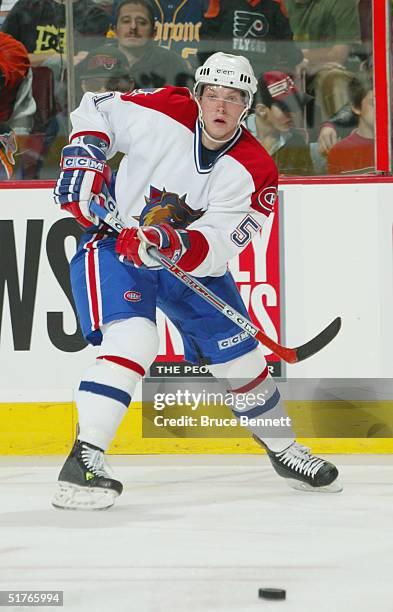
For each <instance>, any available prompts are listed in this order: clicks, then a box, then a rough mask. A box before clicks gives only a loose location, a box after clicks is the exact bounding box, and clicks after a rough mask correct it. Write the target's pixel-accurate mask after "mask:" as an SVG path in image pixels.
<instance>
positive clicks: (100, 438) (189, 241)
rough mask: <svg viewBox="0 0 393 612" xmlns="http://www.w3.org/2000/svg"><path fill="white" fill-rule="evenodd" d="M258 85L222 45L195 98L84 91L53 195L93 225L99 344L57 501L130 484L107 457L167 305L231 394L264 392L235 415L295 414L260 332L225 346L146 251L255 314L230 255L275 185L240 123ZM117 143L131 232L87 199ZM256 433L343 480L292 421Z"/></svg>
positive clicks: (302, 473) (281, 455)
mask: <svg viewBox="0 0 393 612" xmlns="http://www.w3.org/2000/svg"><path fill="white" fill-rule="evenodd" d="M256 87H257V84H256V79H255V77H254V74H253V72H252V69H251V66H250V64H249V62H248V60H246V59H245V58H244V57H241V56H233V55H227V54H224V53H220V52H219V53H215V54H214V55H212V56H211V57H210V58H208V59H207V60H206V62H205V64H204V65H203V66H201V67H200V68H198V69H197V71H196V83H195V90H194V94H195V95H194V97H193V96H191V95H190V93H189V91H188V90H187V89H185V88H175V87H165V88H161V89H155V90H145V91H143V90H137V91H134V92H132V93H126V94H120V93H114V92H107V93H103V94H93V93H86V94H85V96H84V97H83V99H82V102H81V104H80V106H79V108H77V109H76V110H75V111H74V112H73V113H72V114H71V119H72V125H73V131H72V134H71V141H70V142H71V144H70V145H68V146H66V147H65V148H64V149H63V154H62V160H61V168H62V172H61V175H60V178H59V179H58V182H57V185H56V188H55V201H56V203H57V204H59V205H60V206H61V208H62V209H64V210H67V211H68V212H70V213H72V214H73V215H74V216H75V217H76V219H77V220H78V221H79V223H81V224H82V225H83V226H85V227H86V228H90V229H88V230H87V232H86V233H85V234H84V236H83V237H82V239H81V243H80V245H79V248H78V251H77V253H76V255H75V256H74V258H73V260H72V262H71V281H72V287H73V292H74V297H75V302H76V306H77V309H78V314H79V318H80V323H81V327H82V331H83V333H84V336H85V337H86V339H87V340H88V342H90V343H91V344H94V345H99V347H100V348H99V350H98V354H97V358H96V360H95V363H94V364H93V365H91V366H90V367H89V368H88V370H87V371H86V372H85V373H84V374H83V377H82V380H81V383H80V385H79V389H78V392H77V396H76V402H77V408H78V417H79V435H78V438H77V440H76V442H75V444H74V447H73V449H72V451H71V453H70V455H69V457H68V458H67V460H66V462H65V464H64V466H63V468H62V470H61V472H60V475H59V482H58V489H57V492H56V494H55V497H54V500H53V504H54V505H55V506H57V507H60V508H86V509H97V508H105V507H109V506H111V505H112V504H113V503H114V500H115V498H116V496H117V495H120V493H121V492H122V488H123V487H122V484H121V483H120V482H118V481H117V480H114V479H113V478H112V477H111V476H110V475H109V474H108V472H107V470H106V466H105V462H104V453H105V451H106V449H107V448H108V446H109V444H110V442H111V440H112V438H113V437H114V435H115V433H116V430H117V428H118V426H119V424H120V422H121V420H122V418H123V416H124V414H125V412H126V411H127V408H128V405H129V403H130V400H131V398H132V394H133V392H134V389H135V386H136V384H137V383H138V381H140V380H141V378H142V377H143V376H144V374H145V372H146V371H147V370H148V368H149V366H150V365H151V363H152V362H153V360H154V359H155V357H156V354H157V351H158V333H157V328H156V323H155V311H156V307H157V306H158V307H159V308H160V309H161V310H162V311H163V312H164V313H165V314H166V315H167V316H168V317H169V318H170V319H171V320H172V321H173V323H174V324H175V325H176V327H177V328H178V330H179V332H180V334H181V336H182V339H183V343H184V352H185V359H186V360H188V361H190V362H193V363H198V362H199V361H200V359H203V360H204V363H206V362H207V363H209V364H210V366H209V367H210V371H211V372H212V374H213V375H214V376H216V377H218V378H220V379H225V380H227V381H228V385H232V388H231V393H232V394H233V397H234V399H236V394H240V393H242V394H244V393H246V392H250V391H252V392H253V393H254V395H255V396H257V395H258V391H263V393H264V398H265V401H264V402H263V405H258V404H257V403H256V404H255V405H253V406H247V409H246V410H242V411H238V410H235V409H234V414H235V415H236V416H237V417H239V416H241V415H245V416H248V417H258V416H259V415H261V414H264V416H266V415H268V416H269V417H271V418H281V417H285V416H286V414H285V409H284V406H283V402H282V400H281V399H280V394H279V392H278V389H277V387H276V385H275V383H274V380H273V379H272V378H271V377H270V376H269V373H268V369H267V366H266V361H265V358H264V355H263V352H262V350H261V347H260V346H258V345H257V342H256V341H255V339H253V338H251V337H247V338H244V339H242V341H241V342H238V343H236V344H235V343H234V344H233V345H232V346H230V347H229V348H226V349H225V350H221V349H220V341H221V340H223V339H225V338H230V337H232V336H234V335H236V334H238V333H239V329H238V328H237V327H236V325H234V324H233V323H232V322H231V321H229V320H228V319H227V318H226V317H224V316H223V315H222V314H221V313H219V312H217V311H216V310H214V309H213V308H212V307H211V306H210V305H209V304H205V303H204V302H203V301H202V300H201V299H200V297H199V296H197V295H195V294H194V293H193V292H192V291H191V290H190V289H189V288H187V287H184V285H182V284H181V283H180V281H178V279H175V278H173V277H172V276H171V275H170V274H169V273H167V272H166V271H165V270H160V269H158V268H157V262H156V261H155V260H154V259H153V258H151V257H150V256H149V247H151V246H152V245H154V246H156V247H157V248H158V249H159V251H161V252H162V253H163V254H165V255H166V256H167V257H168V258H170V259H171V260H173V261H174V262H177V263H178V264H179V266H181V267H182V268H183V269H184V270H185V271H187V272H189V273H191V274H192V275H194V276H196V277H201V278H202V281H203V282H204V283H206V285H208V286H209V288H210V289H212V290H213V291H214V292H215V293H217V294H218V295H219V296H220V297H222V298H223V299H224V300H225V301H226V302H228V303H229V304H230V305H232V306H233V307H234V308H236V309H237V310H239V311H240V312H242V313H244V314H245V315H247V311H246V308H245V306H244V304H243V302H242V300H241V298H240V295H239V293H238V291H237V288H236V285H235V282H234V280H233V278H232V276H231V274H230V273H229V272H228V271H227V262H228V260H230V259H231V258H232V257H235V256H237V255H238V254H239V253H240V252H241V251H242V250H243V249H244V247H245V246H246V245H247V244H248V243H249V241H250V240H251V239H252V237H253V236H254V235H255V234H256V233H257V232H259V230H260V229H261V227H262V225H263V223H264V221H265V220H266V218H267V217H268V215H269V214H270V213H271V212H272V210H273V207H274V201H275V198H276V193H277V169H276V166H275V164H274V162H273V161H272V159H271V158H270V156H269V155H268V154H267V153H266V151H265V150H264V149H263V148H262V146H261V145H260V144H259V143H258V142H257V141H256V140H255V139H254V138H253V137H252V136H251V135H250V133H249V132H248V131H247V130H246V129H245V128H244V127H243V126H242V121H243V119H244V118H245V116H246V115H247V112H248V111H249V109H250V106H251V103H252V99H253V95H254V93H255V91H256ZM118 151H121V152H122V153H124V158H123V160H122V162H121V165H120V168H119V172H118V175H117V177H116V185H115V197H116V202H117V211H118V212H117V214H119V215H120V217H121V218H122V220H123V221H125V222H126V224H127V226H128V228H127V229H125V230H123V231H122V232H121V234H120V236H119V237H116V235H115V234H114V233H112V234H111V233H109V234H108V229H107V228H106V227H105V226H103V224H102V223H101V224H100V222H99V220H98V219H97V218H96V217H95V216H94V214H92V213H91V211H90V209H89V203H90V202H91V200H92V198H94V199H95V200H97V201H99V202H100V203H104V202H105V201H108V185H109V186H110V188H112V186H111V184H110V170H109V168H108V166H107V164H106V161H107V159H108V158H110V157H111V156H113V155H114V154H115V153H117V152H118ZM239 380H242V384H241V386H240V387H239V384H238V383H239ZM236 381H237V384H236ZM234 405H236V404H235V403H234ZM249 429H250V431H252V433H253V435H254V437H255V439H256V441H258V442H259V443H260V444H262V445H263V446H264V448H265V449H266V451H267V453H268V455H269V458H270V460H271V462H272V464H273V467H274V469H275V470H276V472H277V473H278V474H279V475H280V476H283V477H284V478H285V479H287V481H288V483H291V484H293V485H294V486H295V487H296V488H303V489H308V490H313V491H315V490H318V491H319V490H326V489H329V490H340V486H339V485H338V484H337V481H336V479H337V475H338V472H337V469H336V467H335V466H334V465H332V464H331V463H329V462H327V461H325V460H323V459H320V458H318V457H315V456H314V455H312V454H310V452H309V450H308V449H306V448H304V447H303V446H301V445H300V444H298V443H296V442H295V439H294V435H293V433H292V431H289V433H285V434H283V437H281V438H279V437H273V436H272V435H271V434H270V435H269V433H268V432H267V431H264V429H263V428H262V427H250V428H249Z"/></svg>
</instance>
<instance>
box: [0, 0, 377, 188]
mask: <svg viewBox="0 0 393 612" xmlns="http://www.w3.org/2000/svg"><path fill="white" fill-rule="evenodd" d="M371 12H372V9H371V0H186V1H182V2H173V0H172V1H169V2H165V1H163V0H73V2H72V15H73V47H74V49H73V56H72V57H71V58H70V57H69V53H68V50H67V40H68V38H67V32H66V7H65V1H64V0H16V1H15V0H14V1H13V0H0V180H5V179H10V178H22V179H30V178H31V179H36V178H55V177H56V176H57V171H58V170H57V168H58V159H59V151H60V150H61V148H62V146H64V144H65V143H66V141H67V136H68V126H69V123H68V117H69V111H70V109H69V108H68V104H69V100H70V98H69V96H68V95H67V93H68V89H69V78H68V75H67V67H68V69H69V67H70V66H71V62H72V65H73V70H72V72H71V74H74V77H75V78H74V98H75V103H78V102H79V100H80V98H81V96H82V95H83V93H84V92H86V91H97V92H102V91H108V90H115V91H122V92H124V91H130V90H133V89H135V88H138V89H139V88H155V87H162V86H164V85H177V86H182V87H188V88H189V89H190V90H192V87H193V74H194V71H195V68H196V67H197V66H198V65H200V64H201V63H202V62H203V61H205V59H206V58H207V57H208V56H209V55H210V54H211V53H214V52H216V51H224V52H228V53H234V54H239V55H245V56H246V57H247V58H248V59H249V60H250V62H251V64H252V66H253V68H254V72H255V75H256V77H257V79H258V85H259V87H258V92H257V95H256V96H255V101H254V106H253V109H252V113H251V114H250V115H249V117H248V118H247V120H246V127H247V128H248V129H249V130H250V131H251V133H253V134H254V136H255V137H256V138H257V139H258V140H259V141H260V142H261V144H262V145H263V146H264V147H265V148H266V150H267V151H268V152H269V153H270V154H271V155H272V157H273V158H274V160H275V162H276V164H277V166H278V169H279V172H280V174H281V175H286V176H292V175H304V176H309V175H313V174H324V173H330V174H341V173H349V174H351V173H356V172H361V173H370V172H373V171H374V110H373V99H374V92H373V85H372V70H373V68H372V64H373V62H372V55H371V53H372V51H371V47H372V45H371V37H372V34H371V18H372V17H371Z"/></svg>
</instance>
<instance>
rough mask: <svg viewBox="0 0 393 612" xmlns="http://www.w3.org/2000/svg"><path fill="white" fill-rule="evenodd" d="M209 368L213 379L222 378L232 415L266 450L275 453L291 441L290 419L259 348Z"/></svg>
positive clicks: (292, 439) (292, 438) (293, 436)
mask: <svg viewBox="0 0 393 612" xmlns="http://www.w3.org/2000/svg"><path fill="white" fill-rule="evenodd" d="M210 370H211V372H212V374H213V375H214V376H215V377H216V378H219V379H226V382H227V385H228V391H231V392H232V393H233V409H232V411H233V413H234V415H235V416H236V417H237V418H238V419H240V421H241V422H243V423H242V424H243V426H245V427H246V429H248V431H250V432H252V433H253V434H254V435H255V436H256V437H257V438H258V439H259V440H261V441H262V442H263V443H264V444H265V445H266V446H267V447H268V448H269V449H270V450H272V451H273V452H279V451H282V450H284V449H286V448H288V446H290V445H291V444H292V442H294V440H295V434H294V432H293V429H292V425H291V421H290V419H289V417H288V415H287V412H286V410H285V407H284V403H283V401H282V399H281V396H280V393H279V391H278V389H277V385H276V383H275V382H274V380H273V378H272V377H271V376H270V374H269V372H268V369H267V365H266V361H265V358H264V355H263V352H262V350H261V349H260V348H259V347H258V348H256V349H255V350H254V351H251V352H250V353H247V354H246V355H243V356H242V357H238V358H237V359H234V360H233V361H230V362H227V363H223V364H218V365H213V366H210ZM277 419H278V420H277ZM262 423H263V424H262ZM266 423H267V424H266ZM273 423H274V425H273Z"/></svg>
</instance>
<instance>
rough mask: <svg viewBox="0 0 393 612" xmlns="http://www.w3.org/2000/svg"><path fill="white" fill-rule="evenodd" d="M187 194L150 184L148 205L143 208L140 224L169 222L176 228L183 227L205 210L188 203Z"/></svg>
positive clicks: (146, 198) (146, 199)
mask: <svg viewBox="0 0 393 612" xmlns="http://www.w3.org/2000/svg"><path fill="white" fill-rule="evenodd" d="M186 196H187V194H184V195H183V196H181V197H180V196H179V195H178V194H177V193H173V192H171V191H166V189H165V187H164V188H163V190H162V191H161V190H160V189H157V188H156V187H153V186H152V185H150V193H149V197H146V196H145V201H146V206H145V207H144V209H143V210H142V213H141V216H140V219H139V224H140V225H158V224H160V223H168V224H169V225H171V226H172V227H174V228H175V229H183V228H185V227H187V226H188V225H190V223H192V222H193V221H196V220H197V219H199V217H201V216H202V215H203V212H204V211H203V210H202V209H201V208H199V209H198V210H193V209H192V208H190V207H189V206H188V205H187V204H186Z"/></svg>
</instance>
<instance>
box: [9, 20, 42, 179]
mask: <svg viewBox="0 0 393 612" xmlns="http://www.w3.org/2000/svg"><path fill="white" fill-rule="evenodd" d="M35 112H36V103H35V101H34V98H33V93H32V73H31V68H30V62H29V58H28V55H27V51H26V49H25V47H24V46H23V45H22V43H20V42H19V41H18V40H15V38H14V37H13V36H10V35H9V34H5V33H4V32H0V126H1V129H0V180H4V179H9V178H11V177H12V176H14V173H15V153H16V151H17V148H18V145H19V148H22V149H23V150H24V153H23V160H24V162H25V161H26V160H27V158H28V157H29V154H30V151H29V146H28V141H29V136H28V135H29V134H30V132H31V130H32V127H33V121H34V115H35ZM24 165H25V164H24V163H23V164H19V167H20V168H22V166H24Z"/></svg>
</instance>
